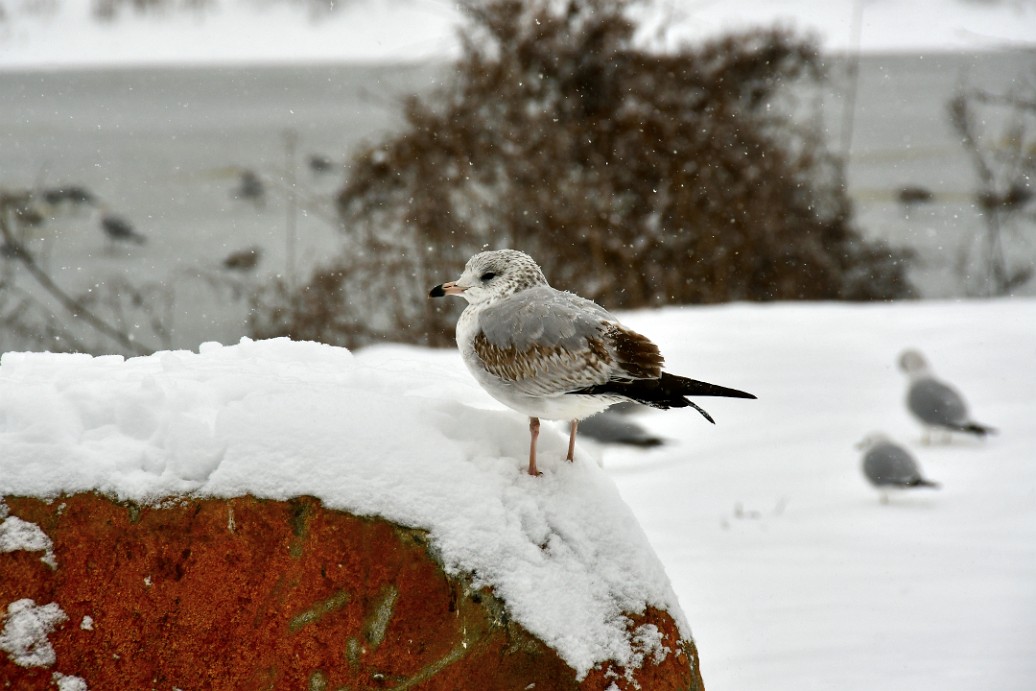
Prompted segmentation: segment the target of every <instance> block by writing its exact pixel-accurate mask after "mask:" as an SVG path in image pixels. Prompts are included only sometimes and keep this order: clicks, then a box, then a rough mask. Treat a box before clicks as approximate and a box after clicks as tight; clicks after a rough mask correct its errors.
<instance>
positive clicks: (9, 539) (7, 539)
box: [0, 499, 58, 569]
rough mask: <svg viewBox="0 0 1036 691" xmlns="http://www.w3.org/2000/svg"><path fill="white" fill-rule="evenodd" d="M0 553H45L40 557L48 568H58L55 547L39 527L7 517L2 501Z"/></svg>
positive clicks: (0, 508)
mask: <svg viewBox="0 0 1036 691" xmlns="http://www.w3.org/2000/svg"><path fill="white" fill-rule="evenodd" d="M0 518H3V520H2V521H0V552H17V551H18V550H25V551H28V552H43V556H42V557H40V561H42V562H43V563H44V564H46V565H47V566H49V567H51V568H52V569H53V568H57V565H58V562H57V559H56V558H55V557H54V545H53V543H52V542H51V541H50V538H49V537H47V534H46V533H44V532H43V531H42V530H41V529H40V527H39V526H38V525H36V524H35V523H29V522H28V521H23V520H22V519H20V518H18V517H17V516H8V515H7V505H6V504H4V502H3V500H2V499H0Z"/></svg>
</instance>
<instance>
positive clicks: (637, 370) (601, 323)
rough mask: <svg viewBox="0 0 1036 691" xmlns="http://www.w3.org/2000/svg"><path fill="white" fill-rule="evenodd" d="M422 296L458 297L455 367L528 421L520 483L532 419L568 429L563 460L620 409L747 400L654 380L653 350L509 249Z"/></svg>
mask: <svg viewBox="0 0 1036 691" xmlns="http://www.w3.org/2000/svg"><path fill="white" fill-rule="evenodd" d="M429 295H430V296H431V297H433V298H434V297H443V296H445V295H459V296H460V297H463V298H464V299H465V300H467V301H468V306H467V308H466V309H465V310H464V312H463V313H462V314H461V315H460V319H459V320H458V321H457V345H458V346H459V347H460V353H461V357H462V359H463V360H464V364H465V365H467V367H468V369H469V370H470V371H471V373H472V374H473V375H474V377H475V379H476V380H477V381H478V383H479V384H480V385H481V386H482V388H484V389H485V390H486V391H487V392H488V393H489V394H490V395H491V396H493V397H494V398H495V399H497V400H498V401H500V402H501V403H503V404H504V405H506V406H509V407H510V408H513V409H514V410H517V411H518V412H520V413H523V414H525V415H528V416H529V432H530V434H531V437H532V439H531V443H530V446H529V474H530V475H538V474H539V473H538V472H537V469H536V438H537V437H538V436H539V429H540V418H546V419H549V420H568V421H570V422H571V434H570V436H569V442H568V456H567V458H568V460H569V461H571V460H573V458H574V454H575V441H576V427H577V423H578V421H579V420H581V419H583V418H585V417H588V416H590V415H593V414H594V413H598V412H600V411H602V410H604V409H606V408H607V407H608V406H610V405H612V404H614V403H619V402H622V401H636V402H638V403H643V404H645V405H649V406H652V407H654V408H661V409H668V408H684V407H687V406H690V407H693V408H694V409H695V410H697V411H698V412H699V413H701V414H702V415H703V416H705V419H707V420H708V421H709V422H713V419H712V418H711V417H710V416H709V414H708V413H706V412H705V411H704V410H702V409H701V408H699V407H698V406H697V405H696V404H694V403H692V402H691V401H689V400H687V398H686V397H687V396H729V397H735V398H755V396H753V395H752V394H750V393H745V392H744V391H738V390H736V389H728V388H726V387H723V386H717V385H715V384H708V383H706V382H701V381H696V380H694V379H687V378H685V377H680V376H676V375H674V374H669V373H668V372H663V371H662V355H661V354H660V353H659V351H658V346H656V345H655V344H654V343H652V342H651V341H649V340H648V339H647V338H645V337H644V336H641V335H640V334H638V333H636V332H634V331H631V330H630V329H628V328H626V327H624V326H623V325H622V324H620V323H619V320H618V319H616V318H615V317H614V316H612V315H611V314H610V313H609V312H608V311H607V310H605V309H604V308H603V307H601V306H600V305H598V304H597V303H595V302H591V301H590V300H587V299H585V298H581V297H579V296H578V295H574V294H572V293H568V292H563V291H560V290H555V289H554V288H551V287H550V286H549V285H548V284H547V279H546V278H545V277H544V276H543V272H542V271H541V270H540V267H539V266H538V265H537V264H536V262H535V261H533V259H532V257H530V256H529V255H527V254H525V253H524V252H519V251H517V250H495V251H491V252H481V253H479V254H476V255H475V256H473V257H472V258H471V259H469V260H468V263H467V265H466V266H465V267H464V272H463V273H462V274H461V276H460V278H458V279H457V280H456V281H450V282H448V283H443V284H441V285H437V286H435V287H434V288H432V290H431V292H430V293H429Z"/></svg>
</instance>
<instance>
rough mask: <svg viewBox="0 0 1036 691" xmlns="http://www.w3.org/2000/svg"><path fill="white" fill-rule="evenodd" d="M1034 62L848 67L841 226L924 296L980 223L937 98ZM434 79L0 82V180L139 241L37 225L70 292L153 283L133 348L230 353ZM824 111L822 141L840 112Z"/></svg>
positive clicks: (177, 73) (26, 282)
mask: <svg viewBox="0 0 1036 691" xmlns="http://www.w3.org/2000/svg"><path fill="white" fill-rule="evenodd" d="M1034 65H1036V58H1034V57H1033V56H1032V55H1031V54H1025V53H1021V52H1018V53H987V54H981V55H969V56H963V55H945V54H943V55H933V56H926V57H921V56H891V55H890V56H882V55H871V56H866V57H864V58H863V60H862V62H861V69H860V80H859V91H858V96H857V102H856V116H855V126H854V132H853V138H852V149H851V152H852V155H851V158H850V165H849V170H848V181H849V186H850V192H851V194H852V196H853V198H854V200H855V201H856V203H857V207H856V210H857V223H858V225H859V226H860V227H861V228H862V230H863V231H864V233H865V234H866V235H867V236H870V237H881V238H885V239H888V240H890V241H891V242H893V243H894V244H897V245H899V244H903V245H908V246H911V247H915V248H918V249H919V250H920V251H921V261H920V262H919V264H918V266H917V267H916V269H915V272H914V274H913V277H914V279H915V282H916V283H917V284H918V285H919V287H920V288H921V289H922V292H923V294H924V296H925V297H958V296H962V295H964V294H965V293H966V291H967V287H966V286H964V285H962V282H961V279H960V276H959V274H958V271H957V269H956V264H957V261H958V257H959V256H960V253H961V251H962V248H966V247H967V246H968V243H969V242H971V240H970V239H971V238H973V237H975V236H976V235H977V234H978V233H979V232H980V231H981V228H982V221H981V218H980V217H979V216H978V213H977V212H976V210H975V209H974V208H973V205H972V202H971V195H972V191H973V188H974V180H975V177H974V173H973V172H972V169H971V167H970V164H969V160H968V158H967V155H966V153H965V151H964V150H963V148H962V147H961V146H960V144H959V143H958V141H957V137H956V135H955V134H954V133H953V131H952V128H951V126H950V123H949V119H948V116H947V107H946V104H947V102H948V100H949V99H950V98H951V97H952V96H953V95H954V93H955V90H956V89H957V87H958V85H960V84H966V85H979V86H981V87H983V88H985V89H988V90H990V91H999V90H1004V89H1006V88H1008V87H1009V86H1010V84H1011V83H1012V80H1014V79H1017V78H1021V77H1022V76H1023V75H1025V74H1027V75H1029V76H1031V75H1032V73H1033V67H1034ZM832 67H833V72H834V74H835V79H836V83H835V85H834V87H833V88H834V89H837V88H841V87H840V86H839V85H838V83H837V79H838V75H839V74H842V73H843V69H842V68H843V67H844V65H840V64H837V63H833V64H832ZM444 74H445V68H443V67H442V66H441V65H438V66H437V65H429V66H412V65H410V66H390V65H386V66H370V65H335V66H319V67H312V66H307V67H262V68H214V67H213V68H174V69H157V68H140V69H113V70H104V71H67V72H27V73H11V72H7V73H0V93H2V94H3V95H4V98H3V99H0V187H5V188H9V189H25V188H31V187H55V186H59V185H69V184H76V185H82V186H85V187H86V188H88V189H89V190H91V191H92V192H93V193H94V194H95V195H97V196H98V197H99V198H100V199H101V200H103V202H104V204H105V205H106V206H107V207H108V209H109V210H110V211H112V212H114V213H117V214H118V215H120V216H123V217H125V218H126V219H127V220H129V221H130V222H132V223H133V225H134V226H135V227H136V228H137V230H138V231H139V232H141V233H142V234H144V235H146V236H147V238H148V241H147V243H146V244H145V245H143V246H135V245H134V246H124V247H117V248H111V247H109V243H108V241H107V240H106V238H105V237H104V235H103V234H102V232H101V231H100V229H99V226H98V224H97V219H96V217H91V216H90V215H89V214H88V213H87V212H86V211H85V210H83V211H78V212H74V213H67V214H63V215H60V216H58V217H56V218H55V219H54V220H52V221H49V222H47V223H46V224H45V225H43V226H42V227H41V228H40V229H39V230H38V231H37V242H38V243H41V246H42V251H41V257H42V259H43V263H44V264H45V265H46V266H48V267H49V268H50V269H51V270H52V271H53V272H54V273H55V274H56V275H57V276H58V277H59V280H60V281H61V282H62V283H63V284H64V285H66V286H68V287H69V289H71V290H73V291H80V290H86V289H88V288H93V289H94V290H96V291H97V294H98V295H101V294H102V293H104V291H105V290H108V289H111V286H113V285H115V283H116V282H117V281H118V280H119V278H120V277H123V278H128V279H130V280H133V281H138V282H139V281H141V280H148V281H156V282H159V283H161V284H162V285H163V286H164V287H165V288H168V289H169V291H167V292H168V293H169V294H168V295H167V296H166V297H165V298H163V300H164V302H163V303H162V308H161V309H162V310H163V311H164V312H163V318H164V319H166V321H167V322H168V323H169V324H170V325H171V326H172V329H173V331H172V334H171V335H169V336H168V337H165V338H157V337H156V336H154V335H151V337H149V338H146V336H147V334H146V331H147V329H146V328H145V327H141V328H142V331H141V334H142V335H141V338H142V340H148V341H149V342H151V343H154V344H155V345H156V346H159V347H187V348H190V347H194V346H196V345H197V344H198V343H199V342H201V341H205V340H218V341H222V342H234V341H236V340H237V339H238V338H239V337H240V336H241V335H242V334H243V333H245V320H246V318H247V313H248V304H247V301H246V300H245V299H243V298H242V295H244V293H245V291H244V290H242V289H243V288H247V287H248V285H249V283H250V282H251V281H260V280H262V279H263V277H269V276H270V275H286V276H288V277H289V279H290V278H292V277H302V276H304V275H305V271H306V268H307V267H310V266H312V265H313V264H314V263H316V262H318V261H319V260H320V259H321V258H322V257H325V256H327V255H328V254H329V253H331V252H333V251H334V250H335V247H336V246H337V243H338V238H339V231H338V230H337V228H336V227H335V224H334V218H333V208H332V200H333V196H334V194H335V192H336V190H337V189H338V187H339V186H340V184H341V182H342V179H343V171H342V165H343V164H344V163H345V161H346V160H347V158H348V155H349V153H350V152H351V151H353V150H355V148H356V147H357V146H359V145H361V144H362V143H364V142H372V141H376V139H377V137H378V136H379V135H380V134H382V133H384V132H386V131H388V130H391V129H392V128H393V127H398V126H399V125H400V124H401V122H402V119H401V117H400V115H399V112H400V104H401V101H402V98H403V96H404V95H406V94H408V93H413V92H420V91H425V90H428V89H430V88H432V87H434V86H435V85H436V84H437V83H438V82H439V81H440V80H441V79H442V77H443V76H444ZM825 101H826V102H827V108H826V111H825V121H826V122H827V123H829V124H828V125H826V127H827V128H828V132H827V133H826V134H827V137H828V140H829V142H830V143H831V146H832V147H833V148H836V147H838V143H839V142H840V141H841V133H840V131H839V126H840V123H841V122H842V118H841V116H842V104H843V101H842V100H841V98H840V97H839V96H838V95H836V94H829V95H828V96H827V98H826V99H825ZM312 154H320V155H322V156H327V157H329V158H330V159H331V160H332V161H333V163H334V169H333V170H332V171H331V172H329V173H325V174H321V175H318V174H316V173H314V172H313V171H311V170H310V169H309V168H308V167H307V166H306V161H307V158H308V157H309V156H310V155H312ZM244 169H249V170H252V171H254V172H255V173H257V174H258V175H259V177H260V178H261V179H262V180H263V181H264V182H265V183H266V187H267V194H266V201H265V203H264V204H263V205H261V206H260V205H257V204H254V203H252V202H249V201H247V200H241V199H236V198H234V195H233V194H232V192H233V190H234V189H235V188H237V187H238V185H239V175H240V173H241V171H242V170H244ZM293 180H294V181H295V182H294V186H293V184H292V181H293ZM904 185H919V186H922V187H926V188H928V189H930V190H931V191H932V192H933V193H934V195H935V196H934V201H933V203H931V204H927V205H923V206H918V207H915V208H914V209H912V210H910V211H909V212H908V211H907V210H906V209H905V208H904V207H903V206H902V205H900V204H899V202H898V201H897V199H896V194H895V193H896V190H898V189H899V188H900V187H902V186H904ZM291 190H295V195H294V200H295V201H294V202H291V201H290V199H291V198H292V195H290V194H289V192H290V191H291ZM293 209H294V211H293ZM1009 240H1010V243H1009V245H1008V249H1009V252H1010V253H1011V255H1012V261H1015V262H1021V263H1023V264H1029V265H1031V264H1032V263H1033V258H1034V257H1036V248H1034V247H1033V244H1032V240H1031V239H1030V240H1026V239H1025V238H1024V237H1020V236H1019V237H1013V238H1010V239H1009ZM250 246H258V247H261V248H262V258H261V261H260V264H259V266H258V269H257V270H256V272H254V273H252V274H247V275H242V274H230V273H229V272H227V271H226V270H224V269H223V268H222V261H223V259H224V258H225V257H226V256H227V255H228V254H230V253H232V252H235V251H238V250H241V249H244V248H247V247H250ZM8 264H10V263H8ZM4 271H5V272H9V271H11V266H10V265H9V266H8V267H6V268H5V269H4ZM199 277H201V278H202V279H203V280H201V281H199V280H198V278H199ZM16 284H17V285H19V286H22V287H25V288H29V287H30V286H31V280H30V279H29V278H28V277H27V276H17V277H16ZM973 287H974V286H972V288H973ZM1018 293H1019V294H1026V295H1032V294H1036V287H1034V286H1033V285H1031V284H1029V285H1026V286H1023V287H1022V288H1021V289H1020V290H1019V291H1018ZM126 319H127V320H128V323H131V324H132V323H133V319H134V317H133V316H127V317H126ZM13 347H24V346H22V345H21V344H20V342H19V341H18V337H17V335H15V334H10V333H6V334H5V333H0V351H3V350H7V349H10V348H13Z"/></svg>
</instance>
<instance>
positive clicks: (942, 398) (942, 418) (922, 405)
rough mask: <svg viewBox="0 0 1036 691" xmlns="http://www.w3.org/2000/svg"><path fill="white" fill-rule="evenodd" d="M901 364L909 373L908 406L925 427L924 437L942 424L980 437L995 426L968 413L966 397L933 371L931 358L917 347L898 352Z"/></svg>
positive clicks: (902, 368)
mask: <svg viewBox="0 0 1036 691" xmlns="http://www.w3.org/2000/svg"><path fill="white" fill-rule="evenodd" d="M899 368H900V369H901V370H903V372H904V373H905V374H906V375H907V377H909V379H910V384H909V387H908V388H907V400H906V403H907V408H908V409H909V410H910V412H911V413H912V414H913V415H914V417H916V418H917V419H918V421H919V422H920V423H921V424H922V425H923V426H924V428H925V436H924V438H925V440H926V441H927V439H928V437H929V430H931V429H935V428H939V429H943V430H946V431H947V432H967V433H969V434H974V435H976V436H979V437H984V436H986V435H987V434H990V433H992V432H995V431H996V430H995V429H993V428H992V427H989V426H987V425H980V424H979V423H977V422H975V421H974V420H972V419H971V418H970V417H969V416H968V406H967V404H966V403H965V402H964V398H963V397H962V396H961V395H960V394H959V393H958V392H957V390H956V389H954V388H953V387H952V386H950V385H949V384H946V383H944V382H941V381H939V380H938V379H936V378H935V375H933V374H932V370H931V368H930V367H929V366H928V361H927V360H925V358H924V356H923V355H921V353H920V352H918V351H916V350H905V351H903V353H902V354H901V355H900V356H899Z"/></svg>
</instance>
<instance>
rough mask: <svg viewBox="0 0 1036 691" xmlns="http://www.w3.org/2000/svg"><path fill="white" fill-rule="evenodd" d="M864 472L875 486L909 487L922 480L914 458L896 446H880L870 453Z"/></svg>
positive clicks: (867, 455)
mask: <svg viewBox="0 0 1036 691" xmlns="http://www.w3.org/2000/svg"><path fill="white" fill-rule="evenodd" d="M863 472H864V474H866V476H867V477H868V479H870V481H871V482H873V483H874V484H875V485H891V486H909V485H911V484H914V483H916V482H917V481H918V480H920V479H921V472H920V470H918V468H917V462H916V461H914V458H913V456H911V455H910V454H909V453H907V451H906V450H905V449H903V448H901V447H899V446H896V445H895V444H878V445H877V446H875V447H874V448H872V449H871V450H870V451H868V452H867V453H866V454H865V455H864V457H863Z"/></svg>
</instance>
